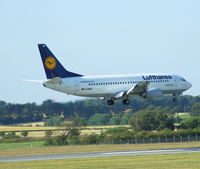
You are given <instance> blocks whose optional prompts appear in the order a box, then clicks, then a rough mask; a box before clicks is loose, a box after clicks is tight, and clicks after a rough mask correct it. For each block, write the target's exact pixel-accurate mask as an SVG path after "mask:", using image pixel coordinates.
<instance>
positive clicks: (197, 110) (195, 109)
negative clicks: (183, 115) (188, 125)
mask: <svg viewBox="0 0 200 169" xmlns="http://www.w3.org/2000/svg"><path fill="white" fill-rule="evenodd" d="M190 115H191V116H200V102H197V103H195V104H193V105H192V108H191V113H190Z"/></svg>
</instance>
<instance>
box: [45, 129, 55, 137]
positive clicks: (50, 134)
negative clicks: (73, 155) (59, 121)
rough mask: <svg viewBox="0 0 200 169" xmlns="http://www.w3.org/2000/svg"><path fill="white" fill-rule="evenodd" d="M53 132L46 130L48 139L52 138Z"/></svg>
mask: <svg viewBox="0 0 200 169" xmlns="http://www.w3.org/2000/svg"><path fill="white" fill-rule="evenodd" d="M52 134H53V132H52V131H51V130H45V136H46V137H51V136H52Z"/></svg>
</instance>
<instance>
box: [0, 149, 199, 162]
mask: <svg viewBox="0 0 200 169" xmlns="http://www.w3.org/2000/svg"><path fill="white" fill-rule="evenodd" d="M197 152H200V148H180V149H163V150H162V149H159V150H138V151H106V152H86V153H66V154H48V155H47V154H46V155H26V156H7V157H0V162H17V161H34V160H56V159H72V158H98V157H115V156H138V155H153V154H177V153H197Z"/></svg>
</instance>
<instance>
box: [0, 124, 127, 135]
mask: <svg viewBox="0 0 200 169" xmlns="http://www.w3.org/2000/svg"><path fill="white" fill-rule="evenodd" d="M42 123H43V122H40V123H25V124H20V126H0V132H1V131H6V132H11V131H15V132H16V134H17V135H20V132H21V131H24V130H27V131H29V134H28V137H44V136H45V130H59V129H63V128H64V127H44V126H39V127H38V126H36V125H37V124H41V125H42ZM29 125H32V126H29ZM115 127H130V126H129V125H121V126H118V125H112V126H84V127H82V129H81V134H91V133H96V134H100V133H101V131H104V130H106V129H108V128H115Z"/></svg>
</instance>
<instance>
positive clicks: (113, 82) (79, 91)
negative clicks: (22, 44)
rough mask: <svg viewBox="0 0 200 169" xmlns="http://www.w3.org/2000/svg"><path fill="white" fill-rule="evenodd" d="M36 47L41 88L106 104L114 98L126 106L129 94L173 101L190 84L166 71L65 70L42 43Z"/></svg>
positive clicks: (111, 102) (112, 101)
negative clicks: (104, 72) (86, 73)
mask: <svg viewBox="0 0 200 169" xmlns="http://www.w3.org/2000/svg"><path fill="white" fill-rule="evenodd" d="M38 47H39V51H40V55H41V58H42V62H43V65H44V70H45V72H46V76H47V80H45V81H43V85H44V87H47V88H50V89H53V90H56V91H59V92H62V93H66V94H70V95H76V96H83V97H94V98H100V99H107V103H108V105H113V104H114V101H115V100H118V99H122V103H123V104H125V105H129V104H130V100H129V98H130V97H132V96H140V97H142V98H151V97H160V96H162V95H172V96H173V101H174V102H176V101H177V98H176V96H178V95H180V94H182V93H183V92H184V91H186V90H188V89H189V88H191V86H192V85H191V83H190V82H188V81H186V80H185V79H184V78H183V77H181V76H178V75H169V74H130V75H103V76H84V75H81V74H77V73H73V72H70V71H68V70H66V69H65V68H64V67H63V66H62V65H61V63H60V62H59V61H58V60H57V58H56V57H55V56H54V55H53V53H52V52H51V51H50V50H49V48H48V47H47V46H46V45H45V44H38Z"/></svg>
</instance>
